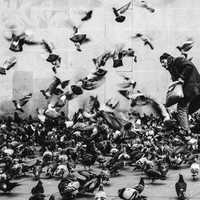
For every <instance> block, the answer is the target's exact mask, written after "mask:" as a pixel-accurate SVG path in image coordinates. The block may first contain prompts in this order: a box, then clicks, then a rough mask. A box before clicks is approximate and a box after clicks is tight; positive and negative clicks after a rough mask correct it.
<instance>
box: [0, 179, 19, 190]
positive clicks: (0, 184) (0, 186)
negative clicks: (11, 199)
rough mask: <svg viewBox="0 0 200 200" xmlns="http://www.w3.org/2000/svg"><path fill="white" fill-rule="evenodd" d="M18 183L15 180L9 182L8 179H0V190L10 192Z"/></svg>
mask: <svg viewBox="0 0 200 200" xmlns="http://www.w3.org/2000/svg"><path fill="white" fill-rule="evenodd" d="M19 185H20V184H19V183H17V182H10V181H9V180H0V190H1V191H3V192H4V193H7V192H10V191H11V190H13V189H14V188H15V187H17V186H19Z"/></svg>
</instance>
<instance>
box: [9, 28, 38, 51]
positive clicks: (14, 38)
mask: <svg viewBox="0 0 200 200" xmlns="http://www.w3.org/2000/svg"><path fill="white" fill-rule="evenodd" d="M5 39H6V40H7V41H10V42H11V44H10V47H9V49H10V50H11V51H14V52H21V51H23V45H24V44H27V45H40V44H41V42H38V41H34V40H31V39H30V37H29V32H28V31H25V32H23V33H21V34H16V33H15V32H14V31H13V30H11V37H8V36H5Z"/></svg>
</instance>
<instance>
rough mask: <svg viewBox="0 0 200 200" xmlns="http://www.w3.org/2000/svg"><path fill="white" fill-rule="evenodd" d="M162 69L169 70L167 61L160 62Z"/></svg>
mask: <svg viewBox="0 0 200 200" xmlns="http://www.w3.org/2000/svg"><path fill="white" fill-rule="evenodd" d="M160 63H161V65H162V67H164V68H165V69H168V64H167V59H162V60H161V61H160Z"/></svg>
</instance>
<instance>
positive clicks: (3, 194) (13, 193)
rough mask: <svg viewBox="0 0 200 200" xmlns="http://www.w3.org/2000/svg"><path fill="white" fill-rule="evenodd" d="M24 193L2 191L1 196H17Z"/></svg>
mask: <svg viewBox="0 0 200 200" xmlns="http://www.w3.org/2000/svg"><path fill="white" fill-rule="evenodd" d="M21 194H22V193H19V192H12V193H9V192H7V193H6V192H5V193H4V192H1V193H0V196H7V197H16V196H20V195H21Z"/></svg>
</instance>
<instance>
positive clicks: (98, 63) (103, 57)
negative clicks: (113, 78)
mask: <svg viewBox="0 0 200 200" xmlns="http://www.w3.org/2000/svg"><path fill="white" fill-rule="evenodd" d="M111 57H112V54H111V52H108V51H106V52H105V53H103V54H102V55H100V56H98V57H97V58H93V59H92V61H93V63H94V64H95V66H96V68H97V69H98V68H100V67H102V66H105V64H106V62H107V61H108V59H110V58H111Z"/></svg>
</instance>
